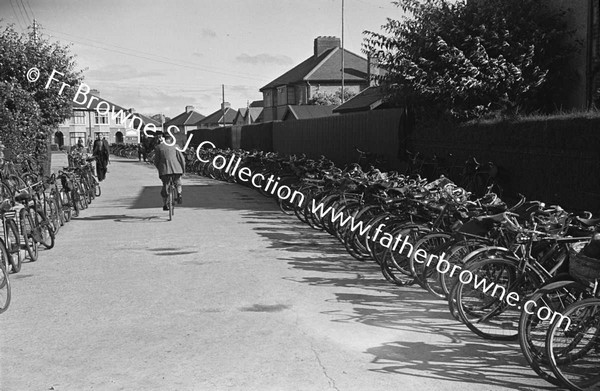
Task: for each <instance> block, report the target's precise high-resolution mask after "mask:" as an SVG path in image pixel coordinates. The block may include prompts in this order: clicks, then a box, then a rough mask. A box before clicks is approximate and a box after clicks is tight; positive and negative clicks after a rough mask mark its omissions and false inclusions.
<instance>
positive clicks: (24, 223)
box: [19, 208, 38, 262]
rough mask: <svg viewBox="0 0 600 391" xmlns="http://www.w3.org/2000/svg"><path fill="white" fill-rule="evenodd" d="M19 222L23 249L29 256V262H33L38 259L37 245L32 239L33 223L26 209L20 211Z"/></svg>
mask: <svg viewBox="0 0 600 391" xmlns="http://www.w3.org/2000/svg"><path fill="white" fill-rule="evenodd" d="M19 222H20V223H21V236H22V237H23V243H22V245H23V247H24V248H25V250H27V254H29V260H30V261H31V262H35V261H37V259H38V248H37V243H36V242H35V240H34V239H33V229H34V223H33V219H32V218H31V215H30V214H29V212H28V211H27V208H23V209H21V211H20V212H19Z"/></svg>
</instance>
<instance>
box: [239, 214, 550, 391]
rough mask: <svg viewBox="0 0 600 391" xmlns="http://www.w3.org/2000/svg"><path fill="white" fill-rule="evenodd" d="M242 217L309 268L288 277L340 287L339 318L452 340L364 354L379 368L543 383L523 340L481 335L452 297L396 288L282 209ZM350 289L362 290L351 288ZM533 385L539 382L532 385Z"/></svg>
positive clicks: (513, 384) (522, 384)
mask: <svg viewBox="0 0 600 391" xmlns="http://www.w3.org/2000/svg"><path fill="white" fill-rule="evenodd" d="M243 216H244V219H245V223H247V224H253V225H254V227H253V229H254V231H256V232H257V233H258V234H259V235H261V236H262V237H264V238H266V239H268V240H269V243H270V245H269V248H276V249H281V250H284V251H286V252H287V253H288V254H290V257H280V258H278V259H279V260H283V261H286V262H287V263H288V264H289V265H290V266H292V267H293V268H295V269H301V270H303V271H304V272H306V273H303V274H305V275H306V276H305V277H301V278H294V279H290V278H288V280H293V281H295V282H298V283H303V284H309V285H312V286H328V287H332V286H333V287H339V288H340V290H339V291H338V292H336V294H335V295H336V297H335V299H331V300H332V301H333V300H334V301H335V302H337V303H349V304H351V306H350V307H343V308H344V309H340V310H335V311H325V312H323V313H324V314H326V315H328V316H330V319H331V321H332V322H340V323H345V322H348V323H362V324H365V325H369V326H372V327H378V328H386V329H392V330H398V331H399V332H404V333H415V332H416V333H422V334H431V335H435V336H436V338H438V339H439V337H443V338H444V339H447V341H448V342H447V343H441V344H440V343H436V344H428V343H425V342H410V341H408V342H405V341H396V342H391V343H386V344H384V345H381V346H376V347H371V348H369V349H367V350H366V351H365V353H367V354H370V355H373V356H374V358H373V360H372V363H373V364H376V365H377V366H378V368H376V369H373V371H377V372H388V373H398V374H407V375H411V376H419V377H423V376H425V377H430V378H433V379H441V380H442V379H443V380H450V381H456V382H469V383H476V384H484V385H497V386H504V387H510V388H513V389H519V390H529V389H532V388H536V389H540V387H539V386H538V385H537V384H539V382H540V380H539V378H538V377H537V376H536V375H535V374H534V373H533V371H528V366H527V362H526V361H525V359H524V357H523V356H522V355H521V353H520V350H519V346H518V344H509V343H506V344H504V343H498V342H489V341H485V340H483V339H479V338H478V337H477V336H475V335H474V334H473V333H471V331H469V330H468V329H467V328H466V327H465V326H464V325H462V324H461V323H459V322H458V321H456V320H455V319H454V318H453V317H452V316H451V314H450V313H449V310H448V305H447V303H446V302H445V301H441V300H436V299H434V298H433V297H432V296H431V295H430V294H429V293H428V292H425V291H424V290H422V289H421V288H419V287H416V286H410V287H397V286H395V285H392V284H391V283H389V282H387V281H386V280H385V279H384V277H383V276H382V274H381V272H380V268H379V266H378V265H377V264H375V263H374V262H373V261H371V260H369V261H365V262H361V261H358V260H356V259H354V258H352V257H351V256H350V255H349V254H348V253H347V252H346V249H345V248H344V245H343V244H341V243H340V242H339V241H338V240H337V239H335V238H333V237H331V236H330V235H329V234H328V233H326V232H323V231H317V230H315V229H313V228H310V227H308V226H307V225H304V224H303V223H300V222H298V220H296V218H295V217H293V216H285V215H283V214H282V213H281V212H280V211H278V210H277V211H256V212H249V213H245V214H244V215H243ZM348 288H360V289H361V291H359V293H348ZM437 336H439V337H437ZM516 379H519V380H518V381H517V380H516ZM528 382H530V383H531V384H535V386H533V387H532V386H527V385H526V384H527V383H528ZM548 389H551V387H548Z"/></svg>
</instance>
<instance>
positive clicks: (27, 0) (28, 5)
mask: <svg viewBox="0 0 600 391" xmlns="http://www.w3.org/2000/svg"><path fill="white" fill-rule="evenodd" d="M25 1H26V2H27V7H29V11H31V15H33V18H34V19H35V14H34V13H33V10H32V9H31V5H30V4H29V0H25Z"/></svg>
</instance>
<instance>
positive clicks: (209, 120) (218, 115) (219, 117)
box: [194, 107, 237, 126]
mask: <svg viewBox="0 0 600 391" xmlns="http://www.w3.org/2000/svg"><path fill="white" fill-rule="evenodd" d="M236 114H237V110H235V109H232V108H231V107H227V108H225V123H226V124H231V123H233V120H234V119H235V116H236ZM221 123H223V110H221V109H219V110H217V111H215V112H214V113H212V114H209V115H208V116H207V117H205V118H202V119H201V120H200V121H198V122H196V123H195V124H194V125H196V126H200V125H203V124H221Z"/></svg>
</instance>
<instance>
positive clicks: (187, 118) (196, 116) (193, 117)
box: [165, 110, 205, 128]
mask: <svg viewBox="0 0 600 391" xmlns="http://www.w3.org/2000/svg"><path fill="white" fill-rule="evenodd" d="M204 118H205V117H204V116H203V115H202V114H200V113H199V112H197V111H196V110H190V111H188V112H185V111H184V112H183V113H181V114H179V115H178V116H176V117H175V118H173V119H171V120H170V121H167V122H165V128H166V127H169V126H171V125H175V126H193V125H195V124H196V123H197V122H198V121H200V120H202V119H204Z"/></svg>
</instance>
